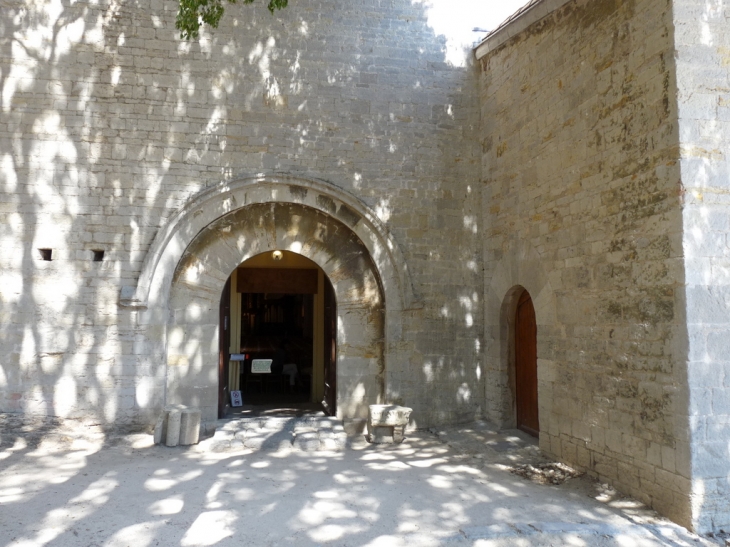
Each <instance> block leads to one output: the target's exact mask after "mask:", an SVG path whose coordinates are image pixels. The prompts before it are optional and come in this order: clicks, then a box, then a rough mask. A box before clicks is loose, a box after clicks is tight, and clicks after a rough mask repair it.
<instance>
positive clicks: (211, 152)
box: [0, 0, 484, 425]
mask: <svg viewBox="0 0 730 547" xmlns="http://www.w3.org/2000/svg"><path fill="white" fill-rule="evenodd" d="M259 4H260V5H259ZM176 9H177V3H176V2H174V1H167V2H163V1H159V0H152V1H151V2H137V1H134V0H104V1H101V2H86V1H81V2H74V3H70V4H69V3H65V2H61V1H60V0H52V1H50V2H45V3H37V2H30V1H22V0H15V1H12V0H11V1H10V2H5V3H4V4H3V8H2V11H3V16H2V18H0V91H1V93H0V109H1V110H0V186H1V187H2V194H0V196H1V197H0V214H1V215H2V219H3V222H1V223H0V241H1V242H2V245H0V350H1V351H2V355H3V359H2V361H1V362H0V412H27V413H38V414H48V415H62V416H77V417H82V416H83V417H89V418H92V419H94V420H98V421H101V422H103V423H111V422H116V423H134V422H135V421H140V420H143V418H141V416H143V414H144V412H143V411H144V410H145V409H149V408H153V407H156V406H159V404H161V403H160V401H161V392H160V385H161V382H162V379H161V378H159V372H158V368H159V367H158V366H152V365H150V364H149V363H148V360H146V359H145V357H146V352H147V351H148V350H147V348H148V347H150V342H151V341H150V340H148V336H149V333H148V332H147V331H146V330H145V328H144V327H141V326H139V324H138V321H137V317H138V314H139V313H140V312H139V311H138V310H135V309H132V308H125V307H122V306H120V305H119V291H120V287H122V286H132V287H133V286H135V284H136V281H137V276H138V275H139V272H140V269H141V267H142V262H143V260H144V258H145V255H146V252H147V250H148V248H149V246H150V244H151V242H152V240H153V238H154V236H155V234H156V233H157V232H158V230H159V229H160V227H161V226H163V225H164V224H165V222H166V220H167V219H168V218H169V217H170V216H171V215H172V214H174V213H175V212H176V211H177V210H178V209H179V208H180V207H181V206H182V205H183V204H184V203H185V202H186V201H188V200H189V199H190V198H191V196H193V195H195V194H196V192H199V191H200V190H202V189H203V188H205V187H207V186H210V185H212V184H215V183H218V182H219V181H221V180H226V179H234V178H237V177H241V176H246V175H251V174H254V173H271V172H284V173H291V174H295V175H298V176H303V177H310V178H314V179H323V180H326V181H329V182H330V183H333V184H335V185H337V186H339V187H340V188H343V189H345V190H347V191H348V192H351V193H352V194H354V195H355V196H357V197H358V198H359V199H360V200H362V201H363V202H364V203H365V204H366V205H368V206H369V207H370V208H372V209H373V210H374V211H375V212H376V213H377V215H378V216H379V217H380V219H381V220H382V221H383V222H384V223H385V224H386V225H387V227H388V229H389V230H390V231H391V232H392V235H393V237H394V239H395V240H396V241H397V242H398V244H399V245H400V247H401V250H402V252H403V254H404V256H405V260H406V263H407V266H408V269H409V271H410V275H411V278H412V279H413V284H414V292H415V294H416V296H417V299H418V300H419V301H420V302H421V305H419V306H416V307H415V308H414V309H412V310H408V311H407V312H406V314H405V315H406V321H405V323H404V325H403V332H404V335H403V340H402V341H401V342H400V344H401V346H403V347H401V348H400V351H407V352H408V353H409V354H410V356H411V357H410V361H408V362H402V363H400V364H399V365H398V368H397V369H394V370H390V371H389V375H388V378H389V379H390V382H391V385H390V386H389V390H390V392H391V393H393V394H395V395H394V398H395V399H397V400H396V401H393V402H400V403H404V404H408V405H410V406H413V407H414V409H415V412H414V418H415V420H416V423H417V424H419V425H429V424H435V423H444V422H454V421H459V420H467V419H470V418H472V417H473V416H474V415H475V413H478V412H479V411H480V408H482V407H483V404H484V399H483V398H484V395H483V394H484V384H483V382H484V376H483V374H481V371H480V369H479V360H480V353H481V349H480V348H481V344H480V339H481V333H482V302H481V295H480V287H481V283H482V279H481V274H480V269H481V260H480V257H479V251H478V246H477V237H478V235H479V234H478V230H479V229H480V227H479V223H478V221H477V219H478V216H479V197H478V193H479V188H478V184H477V183H476V181H477V179H478V172H479V159H478V152H477V146H478V144H477V139H476V137H475V130H476V124H477V123H478V119H479V115H478V102H477V98H476V93H477V85H476V77H475V71H474V69H473V67H469V66H466V67H455V66H451V65H449V64H447V63H446V62H445V61H444V41H443V39H442V38H441V37H438V36H435V35H434V33H433V31H432V30H431V27H430V26H429V24H428V13H427V11H426V8H425V6H424V5H423V4H420V3H413V2H410V1H408V0H363V1H358V2H350V1H346V0H301V1H298V2H296V3H294V4H292V5H291V6H290V7H289V8H288V9H286V10H283V11H282V12H280V13H277V15H276V16H271V15H270V14H269V13H268V11H267V10H266V8H265V5H264V4H263V3H259V2H256V3H255V4H254V5H252V6H229V7H227V8H226V9H227V13H226V16H225V17H224V19H223V21H222V25H221V28H220V29H218V30H217V31H215V32H214V33H212V34H207V35H205V36H203V37H202V38H201V39H200V40H199V41H197V42H193V43H185V42H182V41H180V40H179V39H178V37H177V33H176V31H175V29H174V16H175V13H176ZM40 248H50V249H53V260H52V261H50V262H47V261H42V260H41V258H40V254H39V251H38V249H40ZM92 250H104V251H105V256H104V260H103V261H102V262H92V254H93V253H92ZM385 305H386V307H387V302H386V303H385ZM386 351H387V348H386ZM211 366H215V364H211Z"/></svg>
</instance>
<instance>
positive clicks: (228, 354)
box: [218, 251, 337, 417]
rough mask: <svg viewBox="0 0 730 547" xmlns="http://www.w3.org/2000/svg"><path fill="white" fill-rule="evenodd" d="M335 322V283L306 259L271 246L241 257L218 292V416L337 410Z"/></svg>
mask: <svg viewBox="0 0 730 547" xmlns="http://www.w3.org/2000/svg"><path fill="white" fill-rule="evenodd" d="M335 326H336V305H335V296H334V289H333V287H332V284H331V283H330V281H329V279H328V278H327V276H326V275H324V272H323V271H322V269H321V268H319V266H317V264H315V263H314V262H312V261H311V260H309V259H307V258H305V257H303V256H301V255H299V254H296V253H292V252H288V251H274V252H267V253H262V254H260V255H257V256H255V257H252V258H251V259H249V260H247V261H245V262H244V263H242V264H240V265H239V267H238V268H236V270H234V272H233V273H232V274H231V276H230V278H229V279H228V281H227V283H226V286H225V288H224V290H223V294H222V298H221V306H220V331H219V332H220V358H219V405H218V406H219V417H224V416H229V415H236V414H243V415H257V414H277V415H282V414H283V415H302V414H307V413H312V412H321V411H324V412H325V413H327V414H329V415H335V414H336V391H337V388H336V378H337V372H336V328H335ZM234 392H240V394H241V399H242V403H243V404H242V406H233V404H232V399H231V394H232V393H234Z"/></svg>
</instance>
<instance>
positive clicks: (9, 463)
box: [0, 416, 712, 547]
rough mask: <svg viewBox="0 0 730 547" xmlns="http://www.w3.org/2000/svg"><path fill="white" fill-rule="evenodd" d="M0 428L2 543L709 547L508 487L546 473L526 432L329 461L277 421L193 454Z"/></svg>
mask: <svg viewBox="0 0 730 547" xmlns="http://www.w3.org/2000/svg"><path fill="white" fill-rule="evenodd" d="M0 418H2V420H3V421H2V422H0V425H2V426H3V428H2V430H0V431H2V433H0V435H1V437H0V443H1V444H0V506H1V507H2V510H0V530H2V531H3V532H2V540H1V543H0V544H1V545H7V546H14V547H15V546H23V547H26V546H40V545H49V546H67V545H68V546H71V545H73V546H78V545H87V546H127V545H133V546H134V547H146V546H204V545H216V546H229V545H231V546H232V545H236V546H240V545H257V546H260V545H291V546H309V545H312V546H314V545H333V546H334V545H337V546H406V545H407V546H414V545H415V546H437V545H473V546H479V547H486V546H503V545H504V546H506V545H510V546H520V545H575V546H594V545H596V546H617V547H618V546H622V547H624V546H639V547H641V546H656V545H671V546H685V545H712V543H710V542H709V541H708V540H707V539H706V538H699V537H697V536H694V535H692V534H690V533H688V532H687V531H686V530H684V529H682V528H680V527H678V526H676V525H673V524H671V523H669V522H667V521H665V520H662V519H660V518H659V517H657V516H656V515H655V514H654V513H652V512H651V511H648V510H646V509H644V508H642V507H641V506H640V505H639V504H637V503H636V502H633V501H632V500H627V499H623V498H620V497H619V496H617V495H616V494H615V493H614V492H611V491H610V490H609V489H606V488H603V487H601V486H600V485H598V484H596V483H594V482H591V481H590V480H588V479H586V478H578V479H571V480H569V481H567V482H565V483H564V484H562V485H559V486H555V485H538V484H535V483H533V482H530V481H528V480H525V479H523V478H521V477H518V476H515V475H513V474H511V473H509V471H508V468H510V467H514V466H515V465H519V464H525V463H532V464H537V463H540V462H541V461H544V460H543V459H542V456H541V454H540V453H539V451H538V450H537V448H536V446H535V445H534V443H533V442H532V441H531V440H530V439H529V438H528V437H525V436H523V434H522V433H519V432H513V431H510V432H497V431H496V430H494V428H492V427H491V426H489V424H484V423H477V424H470V425H468V426H462V427H454V428H444V429H440V430H434V431H418V432H415V433H412V434H411V435H410V436H409V437H408V438H407V440H406V441H405V442H404V443H403V444H401V445H398V446H394V445H369V444H367V443H365V442H364V441H363V440H362V439H360V438H355V439H353V438H348V439H347V441H346V442H345V443H344V445H342V446H333V447H332V448H331V449H329V450H326V451H323V450H321V449H319V446H320V445H318V448H316V449H313V447H314V445H313V444H311V443H310V444H306V443H304V444H299V445H298V444H297V442H296V440H295V441H293V442H291V441H290V442H289V443H288V444H287V443H286V442H281V441H282V439H283V440H286V432H289V433H291V432H295V431H296V430H297V428H299V429H301V428H305V429H306V428H312V427H314V426H313V422H311V421H310V422H308V423H307V424H305V425H302V424H299V425H297V423H296V422H293V421H292V420H293V419H292V418H286V419H282V420H281V422H280V424H279V425H282V428H281V429H279V430H278V431H275V430H274V429H275V425H276V424H275V422H272V421H271V419H270V418H267V417H258V418H256V419H257V420H258V422H257V423H256V424H250V423H249V424H248V425H242V424H240V423H239V424H235V423H234V422H235V421H227V422H222V423H221V424H220V426H221V427H220V428H219V431H218V432H217V433H216V435H215V436H214V437H213V438H211V439H208V440H206V441H204V442H202V443H201V444H200V445H198V446H195V447H190V448H180V447H178V448H167V447H163V446H154V445H152V444H151V436H150V435H143V434H118V433H115V434H110V433H109V432H106V433H105V432H103V431H101V430H100V429H99V428H98V426H94V425H93V424H79V423H76V424H73V423H71V422H60V421H53V420H45V421H44V420H40V421H37V422H36V423H35V424H34V423H32V422H22V421H21V420H19V419H18V418H8V417H7V416H5V417H0ZM267 420H268V421H267ZM231 424H233V425H231ZM257 428H258V429H262V428H270V429H271V431H269V432H268V433H261V432H259V433H260V438H261V439H263V440H262V441H261V442H260V444H259V446H258V448H251V447H247V446H245V442H238V441H236V439H237V438H238V439H239V440H240V436H239V437H237V436H236V435H237V434H238V433H239V432H241V431H247V432H249V433H251V432H252V431H256V430H257ZM246 434H248V433H246ZM246 434H244V436H243V438H244V440H245V435H246ZM267 435H268V437H267ZM276 436H278V439H279V441H278V442H268V441H267V440H266V439H268V438H272V437H276Z"/></svg>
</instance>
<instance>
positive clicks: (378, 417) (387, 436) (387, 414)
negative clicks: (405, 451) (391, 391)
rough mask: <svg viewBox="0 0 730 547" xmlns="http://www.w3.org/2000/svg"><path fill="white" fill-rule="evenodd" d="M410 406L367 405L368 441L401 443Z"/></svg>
mask: <svg viewBox="0 0 730 547" xmlns="http://www.w3.org/2000/svg"><path fill="white" fill-rule="evenodd" d="M411 412H413V409H412V408H408V407H405V406H399V405H370V406H369V407H368V422H367V428H368V434H367V439H368V442H371V443H402V442H403V435H404V433H405V430H406V427H407V426H408V422H409V420H410V418H411Z"/></svg>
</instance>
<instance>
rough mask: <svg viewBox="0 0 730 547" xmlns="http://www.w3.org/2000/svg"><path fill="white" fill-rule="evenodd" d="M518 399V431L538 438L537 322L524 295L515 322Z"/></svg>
mask: <svg viewBox="0 0 730 547" xmlns="http://www.w3.org/2000/svg"><path fill="white" fill-rule="evenodd" d="M515 388H516V389H515V391H516V393H515V395H516V399H517V400H516V403H517V427H518V428H520V429H522V430H523V431H526V432H527V433H530V434H531V435H535V436H537V435H538V434H539V432H540V420H539V416H538V406H537V402H538V400H537V321H536V320H535V308H534V306H533V304H532V298H531V297H530V294H529V293H528V292H527V291H524V292H523V293H522V296H520V300H519V302H518V304H517V317H516V320H515Z"/></svg>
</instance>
